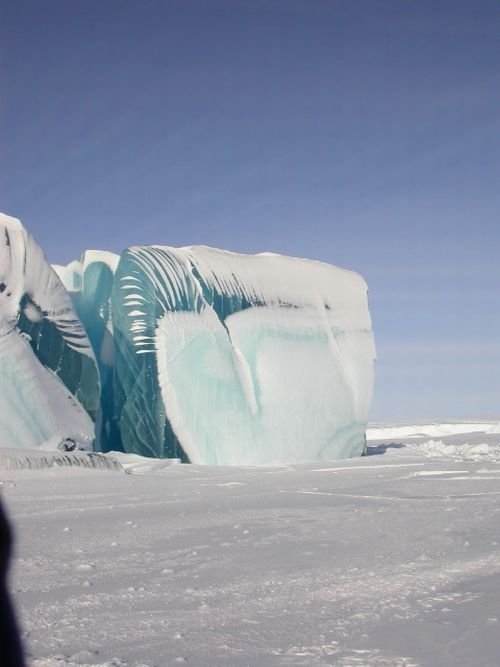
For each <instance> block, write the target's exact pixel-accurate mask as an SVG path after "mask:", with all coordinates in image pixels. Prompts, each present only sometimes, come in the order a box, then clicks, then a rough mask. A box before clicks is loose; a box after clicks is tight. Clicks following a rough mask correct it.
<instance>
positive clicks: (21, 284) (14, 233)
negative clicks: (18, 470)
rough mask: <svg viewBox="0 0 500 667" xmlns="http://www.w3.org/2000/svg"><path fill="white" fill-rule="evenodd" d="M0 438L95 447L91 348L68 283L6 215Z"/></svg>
mask: <svg viewBox="0 0 500 667" xmlns="http://www.w3.org/2000/svg"><path fill="white" fill-rule="evenodd" d="M0 377H1V391H0V442H1V443H2V445H3V446H5V447H15V448H37V447H40V446H47V447H53V448H56V447H57V445H58V444H59V443H60V442H61V441H62V440H64V439H65V438H72V439H73V440H74V441H75V442H76V443H78V446H79V447H82V448H87V449H91V448H92V442H93V439H94V423H93V419H95V416H96V414H97V411H98V407H99V391H100V390H99V376H98V372H97V368H96V363H95V359H94V353H93V351H92V347H91V345H90V342H89V340H88V337H87V335H86V333H85V330H84V328H83V326H82V324H81V322H80V320H79V319H78V317H77V316H76V314H75V311H74V308H73V305H72V302H71V299H70V298H69V296H68V293H67V292H66V290H65V288H64V286H63V285H62V283H61V281H60V280H59V278H58V277H57V275H56V273H55V272H54V271H53V270H52V268H51V267H50V265H49V264H48V263H47V261H46V259H45V257H44V255H43V252H42V251H41V249H40V248H39V247H38V246H37V244H36V243H35V242H34V240H33V239H32V237H31V236H30V235H29V234H28V233H27V232H26V231H25V229H24V228H23V226H22V225H21V223H20V222H19V220H17V219H15V218H11V217H9V216H6V215H3V214H0Z"/></svg>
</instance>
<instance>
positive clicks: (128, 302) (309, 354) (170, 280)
mask: <svg viewBox="0 0 500 667" xmlns="http://www.w3.org/2000/svg"><path fill="white" fill-rule="evenodd" d="M366 291H367V290H366V285H365V283H364V281H363V279H362V278H361V277H360V276H358V275H357V274H354V273H352V272H350V271H345V270H343V269H339V268H337V267H334V266H330V265H327V264H323V263H320V262H314V261H309V260H302V259H294V258H290V257H284V256H280V255H273V254H268V253H265V254H261V255H254V256H250V255H239V254H235V253H230V252H225V251H222V250H216V249H212V248H206V247H190V248H178V249H176V248H169V247H157V246H151V247H136V248H130V249H129V250H126V251H125V252H124V253H123V254H122V256H121V258H120V262H119V264H118V267H117V269H116V274H115V282H114V289H113V296H112V310H113V323H114V324H113V326H114V339H115V406H116V417H117V421H118V424H119V430H120V433H121V440H122V446H123V448H124V450H125V451H128V452H135V453H139V454H145V455H149V456H180V457H181V458H184V459H185V460H189V461H191V462H194V463H207V464H219V465H259V464H269V463H282V462H294V461H304V460H324V459H334V458H344V457H349V456H355V455H359V454H361V453H362V451H363V447H364V433H365V429H366V422H367V418H368V412H369V409H370V405H371V400H372V390H373V360H374V356H375V353H374V344H373V337H372V331H371V322H370V316H369V312H368V306H367V296H366Z"/></svg>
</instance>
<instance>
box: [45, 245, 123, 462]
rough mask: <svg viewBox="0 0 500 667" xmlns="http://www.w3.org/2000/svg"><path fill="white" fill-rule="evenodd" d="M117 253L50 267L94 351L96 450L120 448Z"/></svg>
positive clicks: (99, 252)
mask: <svg viewBox="0 0 500 667" xmlns="http://www.w3.org/2000/svg"><path fill="white" fill-rule="evenodd" d="M118 260H119V256H118V255H115V254H114V253H112V252H107V251H103V250H86V251H85V252H84V253H83V254H82V256H81V258H80V260H79V261H74V262H71V263H70V264H68V266H57V265H55V266H54V267H53V268H54V269H55V271H56V272H57V274H58V275H59V277H60V279H61V280H62V282H63V284H64V285H65V287H66V289H67V290H68V292H69V294H70V296H71V298H72V300H73V304H74V307H75V310H76V313H77V315H78V317H79V319H80V321H81V322H82V324H83V326H84V328H85V330H86V332H87V335H88V337H89V340H90V343H91V345H92V348H93V350H94V353H95V356H96V359H97V364H98V367H99V374H100V378H101V397H100V411H99V415H98V420H97V425H96V429H97V435H98V438H97V440H98V446H99V449H102V450H104V451H108V450H111V449H116V448H117V447H120V445H119V442H120V434H119V432H118V430H117V425H116V420H115V418H114V414H115V408H114V378H113V369H114V340H113V320H112V315H111V294H112V290H113V283H114V273H115V270H116V266H117V264H118Z"/></svg>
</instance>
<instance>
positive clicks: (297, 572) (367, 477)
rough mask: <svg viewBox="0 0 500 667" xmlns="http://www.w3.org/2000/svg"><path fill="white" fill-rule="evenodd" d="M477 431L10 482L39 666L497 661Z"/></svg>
mask: <svg viewBox="0 0 500 667" xmlns="http://www.w3.org/2000/svg"><path fill="white" fill-rule="evenodd" d="M490 426H492V425H490ZM415 428H419V429H420V430H422V427H421V426H419V427H415ZM482 428H483V431H482V432H475V433H473V432H470V431H469V432H468V433H465V434H460V432H459V431H460V427H459V426H456V428H454V435H448V436H443V438H444V439H446V438H452V439H455V441H456V442H457V443H458V444H457V447H456V448H455V450H454V451H453V453H452V452H451V451H449V452H448V453H447V454H446V452H445V453H443V452H440V453H439V455H438V452H437V451H436V450H435V449H434V452H433V456H429V455H428V454H429V452H428V451H427V452H425V448H424V451H423V452H422V451H419V444H418V443H416V441H417V440H418V438H410V439H409V440H407V441H404V440H400V441H399V442H394V441H390V440H388V441H382V442H381V441H380V440H379V439H377V440H374V441H372V442H369V445H371V446H370V447H369V453H370V455H369V456H367V457H364V458H361V459H350V460H346V461H334V462H328V463H324V464H318V463H314V464H299V465H293V466H276V467H265V468H252V467H247V468H241V467H240V468H224V467H202V466H193V465H172V464H171V463H169V462H166V461H155V460H151V459H141V457H129V458H127V457H126V456H122V458H121V459H120V462H121V463H122V465H123V466H124V467H125V468H127V469H128V470H129V472H130V473H131V474H128V475H126V474H123V473H120V472H114V471H109V470H87V469H82V468H74V469H63V468H58V469H54V470H37V471H29V470H22V471H6V472H4V473H2V474H1V477H2V480H3V485H2V494H3V497H4V499H5V501H6V503H7V508H8V510H9V513H10V516H11V518H12V520H13V522H14V525H15V528H16V532H17V537H18V542H17V556H16V561H15V563H14V567H13V571H12V589H13V591H14V595H15V600H16V604H17V607H18V609H19V613H20V617H21V620H22V627H23V636H24V641H25V643H26V647H27V650H28V652H29V655H30V665H31V667H76V666H78V667H81V666H82V665H94V666H100V667H111V666H120V667H139V666H141V667H167V666H169V665H178V664H186V665H196V666H197V667H202V666H203V667H233V666H234V667H243V666H249V667H270V666H273V667H274V666H278V665H279V666H281V665H284V666H290V665H291V666H294V667H298V666H299V665H300V666H311V667H312V666H316V665H320V666H322V667H325V666H327V665H337V666H340V667H354V666H356V667H358V666H364V667H380V666H382V665H383V666H387V667H389V666H390V667H403V666H405V667H413V666H415V667H423V666H429V667H434V666H436V665H440V666H443V667H448V666H449V667H452V666H453V667H457V666H458V665H460V666H461V667H467V666H470V667H486V666H487V665H488V666H490V667H492V666H493V665H498V664H500V663H499V659H498V655H499V653H498V632H499V630H500V613H499V611H498V610H499V609H500V538H499V535H500V505H499V500H500V459H499V458H496V459H495V458H494V457H493V456H492V455H491V453H492V452H493V451H494V449H495V447H496V449H497V451H498V450H499V449H500V437H499V436H498V434H497V435H495V434H494V433H492V432H490V433H488V432H487V431H488V428H489V427H488V426H487V425H486V424H482ZM424 430H425V429H424ZM378 434H380V433H378ZM422 437H424V438H425V437H427V442H428V441H429V440H432V438H431V437H429V436H426V435H425V433H424V434H423V436H422ZM464 438H466V439H467V442H468V444H469V445H471V446H472V445H474V443H476V444H479V445H481V444H483V445H484V444H487V445H488V451H489V452H490V455H488V456H483V458H480V459H479V460H471V459H470V457H469V456H468V454H467V452H465V455H464V450H463V449H460V447H461V445H460V442H461V440H463V439H464ZM494 438H496V444H495V441H494ZM410 441H411V444H407V443H408V442H410ZM450 444H451V442H448V446H449V445H450ZM429 447H431V446H429ZM431 449H432V447H431ZM127 461H128V463H127Z"/></svg>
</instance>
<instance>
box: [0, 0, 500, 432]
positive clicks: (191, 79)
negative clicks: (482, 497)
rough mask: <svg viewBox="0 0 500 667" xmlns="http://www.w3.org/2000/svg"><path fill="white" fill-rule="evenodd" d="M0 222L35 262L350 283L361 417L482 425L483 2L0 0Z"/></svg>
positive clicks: (491, 102)
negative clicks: (358, 296)
mask: <svg viewBox="0 0 500 667" xmlns="http://www.w3.org/2000/svg"><path fill="white" fill-rule="evenodd" d="M0 77H1V78H0V81H1V99H0V114H1V116H0V169H1V171H0V210H3V211H5V212H7V213H10V214H12V215H16V216H18V217H20V218H22V219H23V221H24V223H25V224H26V226H27V227H28V229H29V230H30V231H31V232H32V234H33V235H34V236H35V238H36V239H37V240H38V242H39V243H40V245H41V246H42V247H43V248H44V250H45V252H46V254H47V256H48V258H49V260H50V261H52V262H57V263H67V262H68V261H70V260H71V259H73V258H75V257H78V256H79V255H80V252H81V251H82V250H83V249H85V248H103V249H110V250H114V251H117V252H118V251H120V250H122V249H123V248H124V247H126V246H129V245H132V244H148V243H157V244H168V245H186V244H196V243H202V244H208V245H215V246H219V247H223V248H227V249H231V250H237V251H243V252H254V251H261V250H272V251H276V252H282V253H287V254H291V255H299V256H306V257H311V258H315V259H320V260H325V261H327V262H332V263H334V264H338V265H340V266H345V267H347V268H351V269H354V270H356V271H359V272H360V273H361V274H362V275H363V276H364V277H365V278H366V280H367V282H368V285H369V288H370V303H371V311H372V317H373V323H374V330H375V335H376V340H377V344H378V353H379V359H378V362H377V384H376V396H375V401H374V407H373V413H372V417H373V418H374V419H391V418H404V417H420V418H424V417H470V416H498V417H500V263H499V260H498V255H499V251H500V231H499V227H500V224H499V223H500V220H499V212H500V188H499V186H500V178H499V177H500V2H498V0H475V1H474V2H472V1H471V0H468V1H467V2H465V1H462V0H433V1H432V2H431V1H428V0H413V1H412V0H392V1H389V0H2V2H1V4H0Z"/></svg>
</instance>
